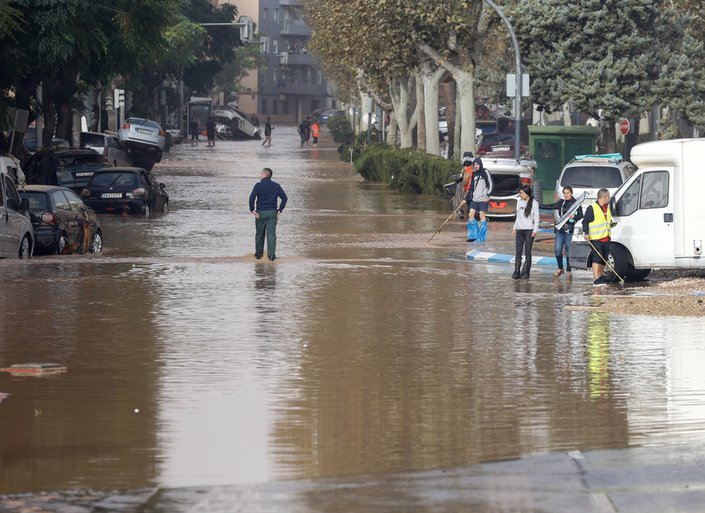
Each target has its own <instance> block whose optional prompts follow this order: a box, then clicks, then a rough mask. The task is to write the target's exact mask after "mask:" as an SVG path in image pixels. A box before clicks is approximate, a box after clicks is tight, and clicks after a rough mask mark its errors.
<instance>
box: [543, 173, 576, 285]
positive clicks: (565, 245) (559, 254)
mask: <svg viewBox="0 0 705 513" xmlns="http://www.w3.org/2000/svg"><path fill="white" fill-rule="evenodd" d="M555 197H557V196H555ZM574 204H575V198H574V197H573V188H572V187H571V186H570V185H566V186H565V187H563V199H562V200H558V201H556V202H555V203H550V204H548V205H546V204H543V203H542V204H541V208H545V209H550V210H558V218H559V219H560V218H561V217H563V216H564V215H565V213H566V212H567V211H568V210H570V208H571V207H572V206H573V205H574ZM582 218H583V207H578V209H577V210H576V211H575V212H573V215H571V216H570V219H568V221H566V222H565V224H564V225H563V226H562V227H561V228H560V229H559V228H555V230H554V231H555V232H556V244H555V250H556V263H557V264H558V269H557V270H556V272H554V273H553V276H555V277H556V278H558V277H559V276H560V275H561V274H563V250H564V249H565V266H566V272H567V273H568V274H567V276H570V274H571V271H572V269H571V267H570V241H571V239H572V238H573V231H574V230H575V223H576V222H577V221H579V220H580V219H582Z"/></svg>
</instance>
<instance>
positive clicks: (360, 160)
mask: <svg viewBox="0 0 705 513" xmlns="http://www.w3.org/2000/svg"><path fill="white" fill-rule="evenodd" d="M341 156H342V157H343V158H345V157H346V156H349V148H348V152H347V153H346V152H343V153H342V155H341ZM353 163H354V165H355V170H356V171H357V172H358V173H360V175H362V177H363V178H365V179H366V180H368V181H370V182H384V183H388V184H390V185H391V186H392V187H394V188H396V189H398V190H400V191H402V192H413V193H417V194H433V195H437V196H445V191H444V189H443V185H444V184H446V183H448V180H449V178H450V175H452V174H457V173H458V172H459V170H460V164H459V163H458V162H457V161H455V160H446V159H443V158H441V157H434V156H432V155H429V154H427V153H424V152H421V151H418V150H414V149H404V150H400V149H396V148H390V147H389V146H387V145H386V144H383V143H378V144H373V145H371V146H367V147H361V146H356V147H355V148H354V150H353Z"/></svg>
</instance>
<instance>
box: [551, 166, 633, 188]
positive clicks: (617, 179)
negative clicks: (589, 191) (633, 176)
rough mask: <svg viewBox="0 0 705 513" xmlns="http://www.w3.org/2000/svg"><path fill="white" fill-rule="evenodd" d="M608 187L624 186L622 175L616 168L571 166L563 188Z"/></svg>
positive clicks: (565, 173) (564, 173)
mask: <svg viewBox="0 0 705 513" xmlns="http://www.w3.org/2000/svg"><path fill="white" fill-rule="evenodd" d="M566 185H570V186H571V187H591V188H597V187H606V188H608V189H612V188H615V187H619V186H620V185H622V175H621V174H620V172H619V168H617V167H614V166H571V167H568V168H566V170H565V171H564V172H563V178H562V179H561V187H565V186H566Z"/></svg>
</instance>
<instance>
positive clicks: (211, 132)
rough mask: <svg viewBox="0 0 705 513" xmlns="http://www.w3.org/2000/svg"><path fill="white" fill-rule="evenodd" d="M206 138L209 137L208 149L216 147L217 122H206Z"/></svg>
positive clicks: (210, 120)
mask: <svg viewBox="0 0 705 513" xmlns="http://www.w3.org/2000/svg"><path fill="white" fill-rule="evenodd" d="M206 136H207V137H208V147H210V148H212V147H213V146H215V121H213V120H212V119H209V120H208V121H206Z"/></svg>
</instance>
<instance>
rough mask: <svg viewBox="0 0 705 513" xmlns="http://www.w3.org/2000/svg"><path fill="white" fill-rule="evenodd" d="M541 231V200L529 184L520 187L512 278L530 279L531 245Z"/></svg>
mask: <svg viewBox="0 0 705 513" xmlns="http://www.w3.org/2000/svg"><path fill="white" fill-rule="evenodd" d="M538 232H539V202H538V201H536V200H535V199H534V194H533V191H532V190H531V187H530V186H528V185H522V186H521V189H519V201H518V202H517V215H516V219H515V221H514V227H513V228H512V234H513V235H514V236H515V237H516V252H515V254H514V273H512V279H514V280H518V279H520V278H521V279H522V280H528V279H529V275H530V273H531V247H532V246H533V244H534V238H535V237H536V234H537V233H538ZM522 252H523V253H524V266H523V267H522V266H521V255H522Z"/></svg>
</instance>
